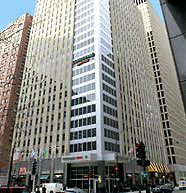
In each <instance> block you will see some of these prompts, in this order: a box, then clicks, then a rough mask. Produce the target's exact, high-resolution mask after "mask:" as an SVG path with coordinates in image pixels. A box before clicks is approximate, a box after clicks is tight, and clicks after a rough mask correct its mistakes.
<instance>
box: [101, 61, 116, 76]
mask: <svg viewBox="0 0 186 193" xmlns="http://www.w3.org/2000/svg"><path fill="white" fill-rule="evenodd" d="M102 70H103V71H105V72H106V73H108V74H110V75H111V76H112V77H114V78H115V72H113V71H112V70H111V69H110V68H108V67H107V66H105V65H104V64H102Z"/></svg>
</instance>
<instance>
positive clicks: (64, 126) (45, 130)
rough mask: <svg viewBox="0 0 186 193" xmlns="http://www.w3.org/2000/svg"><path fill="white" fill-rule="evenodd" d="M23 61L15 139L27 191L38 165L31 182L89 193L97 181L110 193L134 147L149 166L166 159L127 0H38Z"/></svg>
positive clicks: (136, 16) (136, 23)
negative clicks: (34, 165) (141, 147)
mask: <svg viewBox="0 0 186 193" xmlns="http://www.w3.org/2000/svg"><path fill="white" fill-rule="evenodd" d="M136 29H138V30H137V31H136ZM28 56H32V57H31V58H29V57H28V59H27V61H26V68H25V71H24V80H23V82H22V87H21V94H20V100H19V109H20V113H18V116H17V120H16V126H17V128H19V129H17V131H15V132H14V141H13V146H14V147H15V148H16V150H19V151H22V150H24V152H25V153H24V156H23V157H22V158H21V159H20V162H19V168H20V169H21V171H23V173H22V175H23V176H25V178H26V184H28V182H29V179H30V178H31V174H30V165H31V164H30V163H31V161H32V159H33V158H37V159H38V171H37V183H38V184H39V183H40V182H42V180H43V179H44V178H45V180H48V181H50V182H53V181H55V180H57V181H60V180H61V181H62V182H65V183H67V184H68V185H69V186H71V187H73V186H76V187H79V188H82V189H88V188H90V189H93V190H95V189H96V184H97V183H98V181H99V183H98V187H99V190H101V191H102V192H104V191H105V190H103V189H105V188H107V189H108V190H109V192H110V191H111V190H112V189H113V187H114V184H116V183H117V182H116V177H117V174H116V171H115V170H114V168H115V167H116V166H119V174H118V176H119V178H120V180H121V181H122V182H123V181H125V180H126V172H127V171H126V170H127V168H125V167H124V165H125V162H129V161H130V159H133V158H135V153H136V152H135V144H136V143H138V142H140V141H143V142H144V143H145V145H146V149H147V150H148V158H149V159H150V160H151V161H152V162H157V163H162V160H163V162H164V163H166V162H167V160H166V156H165V154H164V145H163V144H164V141H163V135H162V129H161V121H160V113H159V106H158V100H157V96H156V90H155V84H154V81H153V72H152V70H151V63H150V58H149V55H148V47H147V41H146V36H145V31H144V27H143V22H142V16H141V13H140V11H139V10H138V8H137V7H136V5H135V4H134V2H132V1H130V0H126V1H122V0H118V1H109V0H101V1H100V0H77V1H75V0H68V1H67V0H61V1H55V2H52V1H49V0H47V1H46V0H45V1H44V0H40V1H38V2H37V5H36V11H35V17H34V21H33V25H32V30H31V37H30V42H29V49H28ZM131 149H132V150H134V153H133V154H132V151H130V152H131V155H130V156H131V158H129V150H131ZM23 168H25V169H23ZM136 170H138V173H139V172H140V169H139V168H136ZM19 171H20V170H19ZM15 173H16V169H15ZM138 180H139V181H140V179H138Z"/></svg>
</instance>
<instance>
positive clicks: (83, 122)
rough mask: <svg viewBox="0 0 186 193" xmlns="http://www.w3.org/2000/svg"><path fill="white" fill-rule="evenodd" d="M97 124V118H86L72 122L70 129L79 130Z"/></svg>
mask: <svg viewBox="0 0 186 193" xmlns="http://www.w3.org/2000/svg"><path fill="white" fill-rule="evenodd" d="M94 124H96V116H93V117H85V118H82V119H77V120H73V121H71V122H70V128H77V127H82V126H87V125H94Z"/></svg>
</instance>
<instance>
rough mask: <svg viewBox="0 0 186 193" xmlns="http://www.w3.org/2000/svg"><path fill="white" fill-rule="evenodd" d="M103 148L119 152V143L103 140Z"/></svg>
mask: <svg viewBox="0 0 186 193" xmlns="http://www.w3.org/2000/svg"><path fill="white" fill-rule="evenodd" d="M105 150H107V151H113V152H119V145H116V144H115V143H110V142H107V141H105Z"/></svg>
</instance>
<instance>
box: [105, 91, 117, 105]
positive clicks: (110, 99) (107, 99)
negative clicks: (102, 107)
mask: <svg viewBox="0 0 186 193" xmlns="http://www.w3.org/2000/svg"><path fill="white" fill-rule="evenodd" d="M103 100H104V101H105V102H107V103H108V104H111V105H113V106H115V107H117V101H116V100H115V99H113V98H111V97H109V96H107V95H106V94H104V93H103Z"/></svg>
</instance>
